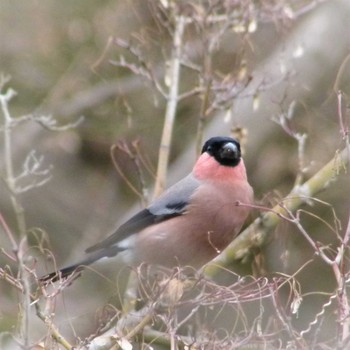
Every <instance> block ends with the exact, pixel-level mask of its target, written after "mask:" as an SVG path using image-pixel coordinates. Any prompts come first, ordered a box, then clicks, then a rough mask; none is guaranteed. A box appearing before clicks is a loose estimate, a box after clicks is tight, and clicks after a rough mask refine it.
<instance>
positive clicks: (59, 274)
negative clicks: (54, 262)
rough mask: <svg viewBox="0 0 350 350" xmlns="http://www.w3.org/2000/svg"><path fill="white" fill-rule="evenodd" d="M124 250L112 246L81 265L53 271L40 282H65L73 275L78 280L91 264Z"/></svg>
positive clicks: (91, 256) (41, 278) (88, 258)
mask: <svg viewBox="0 0 350 350" xmlns="http://www.w3.org/2000/svg"><path fill="white" fill-rule="evenodd" d="M122 250H124V249H122V248H120V247H118V246H114V247H113V246H112V247H109V248H108V249H104V250H101V251H98V252H96V253H94V254H90V255H89V256H88V257H87V258H86V259H85V260H82V261H80V262H79V263H76V264H74V265H70V266H67V267H64V268H63V269H60V270H58V271H53V272H51V273H49V274H47V275H44V276H42V277H40V278H39V281H40V282H42V283H44V284H47V283H49V282H50V283H53V282H57V281H59V280H64V279H66V278H68V277H69V276H71V275H75V276H76V278H77V277H79V276H80V275H81V272H82V271H83V270H84V269H85V268H86V267H87V266H89V265H90V264H92V263H94V262H95V261H97V260H100V259H102V258H105V257H112V256H115V255H117V254H118V253H119V252H121V251H122Z"/></svg>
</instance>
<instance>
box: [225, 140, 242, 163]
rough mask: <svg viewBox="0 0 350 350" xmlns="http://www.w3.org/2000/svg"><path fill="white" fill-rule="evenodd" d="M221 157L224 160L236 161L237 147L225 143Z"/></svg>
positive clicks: (237, 156)
mask: <svg viewBox="0 0 350 350" xmlns="http://www.w3.org/2000/svg"><path fill="white" fill-rule="evenodd" d="M220 153H221V157H222V158H226V159H237V158H239V157H240V155H239V151H238V148H237V146H236V145H235V144H234V143H232V142H228V143H226V144H225V145H224V146H223V147H222V149H221V152H220Z"/></svg>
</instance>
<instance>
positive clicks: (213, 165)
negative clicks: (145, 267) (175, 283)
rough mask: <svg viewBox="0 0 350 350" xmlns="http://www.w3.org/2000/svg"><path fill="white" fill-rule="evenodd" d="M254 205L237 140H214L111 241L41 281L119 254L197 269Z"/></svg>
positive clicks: (224, 243) (135, 260) (226, 240)
mask: <svg viewBox="0 0 350 350" xmlns="http://www.w3.org/2000/svg"><path fill="white" fill-rule="evenodd" d="M252 202H253V190H252V188H251V186H250V185H249V183H248V180H247V174H246V169H245V166H244V162H243V159H242V157H241V149H240V144H239V142H238V141H237V140H235V139H233V138H230V137H212V138H210V139H209V140H208V141H206V142H205V143H204V145H203V148H202V154H201V156H200V157H199V159H198V160H197V162H196V163H195V165H194V167H193V170H192V172H191V173H190V174H188V175H187V176H186V177H185V178H183V179H182V180H180V181H179V182H177V183H176V184H174V185H173V186H171V187H170V188H169V189H168V190H166V191H165V192H164V193H163V194H162V195H160V196H159V197H158V198H157V199H156V200H155V201H154V202H153V203H151V204H150V205H149V206H148V207H147V208H145V209H143V210H141V211H140V212H139V213H137V214H136V215H134V216H132V217H131V218H130V219H129V220H128V221H126V222H125V223H124V224H122V225H121V226H120V227H119V228H118V229H117V230H116V231H115V232H114V233H113V234H111V235H110V236H109V237H107V238H106V239H104V240H102V241H101V242H99V243H97V244H95V245H93V246H92V247H90V248H88V249H86V253H87V254H88V255H87V257H86V258H85V259H84V260H82V261H81V262H79V263H77V264H74V265H72V266H68V267H66V268H63V269H62V270H60V271H56V272H53V273H50V274H48V275H46V276H44V277H42V278H41V281H52V282H54V281H57V280H58V279H60V278H65V277H67V276H69V275H71V274H72V273H78V272H80V271H81V270H82V269H84V267H86V266H87V265H90V264H91V263H93V262H95V261H97V260H100V259H102V258H110V257H114V256H115V255H117V254H119V253H122V252H123V254H121V255H124V256H128V258H127V260H128V262H130V264H132V265H137V264H140V263H143V262H144V263H148V264H155V265H160V266H164V267H169V268H171V267H175V266H191V267H193V268H200V267H202V266H203V265H204V264H206V263H207V262H209V261H210V260H212V259H213V258H214V257H215V256H216V255H218V254H219V253H220V252H221V251H222V250H223V249H224V248H225V247H226V246H227V245H228V244H229V243H230V242H231V241H232V239H233V238H234V237H235V236H236V235H237V234H238V233H239V231H240V229H241V227H242V225H243V223H244V221H245V220H246V218H247V215H248V214H249V211H250V208H249V204H251V203H252ZM237 203H244V204H245V205H239V204H238V205H237ZM246 204H248V205H246Z"/></svg>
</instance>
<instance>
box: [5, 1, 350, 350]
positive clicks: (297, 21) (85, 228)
mask: <svg viewBox="0 0 350 350" xmlns="http://www.w3.org/2000/svg"><path fill="white" fill-rule="evenodd" d="M19 11H21V21H20V22H17V19H18V12H19ZM349 16H350V4H349V2H348V1H346V0H335V1H332V2H327V1H316V0H315V1H312V0H298V1H288V0H284V1H274V0H271V1H270V0H269V1H262V2H256V1H220V0H219V1H215V0H209V1H199V0H198V1H197V0H186V1H181V2H176V1H167V0H162V1H156V0H147V1H142V0H129V1H128V2H124V1H119V2H118V1H112V0H111V1H105V2H92V1H86V0H85V1H81V0H80V1H79V0H78V1H75V2H67V1H61V2H59V3H58V2H55V1H52V0H50V1H46V2H45V3H38V2H34V1H26V2H25V3H24V2H19V1H16V0H15V1H8V2H5V1H4V2H2V4H1V11H0V29H1V32H2V33H3V34H2V36H3V39H2V45H1V47H0V52H1V54H0V62H1V71H2V72H3V74H2V75H1V79H0V108H1V112H0V116H1V119H0V120H1V122H0V123H1V124H0V125H1V126H0V133H1V139H0V142H1V143H2V145H3V146H2V147H1V148H0V161H1V163H0V164H1V168H0V172H1V178H2V180H3V181H2V182H1V186H0V191H1V192H0V193H1V195H0V237H1V254H0V293H1V294H0V295H1V304H0V331H1V332H0V334H1V337H0V347H1V348H4V349H12V348H22V349H73V348H74V349H94V350H95V349H99V350H100V349H117V348H122V349H132V348H140V349H148V348H149V349H151V348H154V349H182V348H188V349H233V348H234V349H236V348H239V349H247V348H249V349H251V348H253V349H266V348H268V349H335V348H337V349H345V348H347V347H349V343H350V319H349V314H350V306H349V303H350V298H349V289H348V287H349V274H350V270H349V253H350V252H349V248H348V246H349V240H350V211H349V208H350V205H349V204H350V200H349V198H350V186H349V174H348V173H347V170H348V168H349V166H348V164H349V159H350V144H349V64H350V63H349V61H350V59H349V57H350V54H349V47H350V45H349V44H350V42H349V41H350V37H349V36H348V35H347V33H348V18H349ZM13 23H16V26H14V25H13ZM17 24H18V25H17ZM9 76H11V79H10V78H9ZM214 135H232V136H234V137H237V138H238V139H240V141H241V144H242V145H243V148H244V153H245V154H244V158H245V162H246V167H247V171H248V175H249V179H250V183H251V184H252V185H253V187H254V189H255V194H256V204H255V205H254V210H253V212H254V214H253V215H252V217H251V218H250V220H249V222H248V223H247V225H246V227H245V229H244V231H243V232H242V233H241V234H240V235H239V237H238V238H236V239H235V240H234V241H233V242H232V244H231V245H230V246H229V247H228V248H227V249H226V250H225V251H224V252H222V253H221V254H220V255H219V256H218V258H217V259H215V260H214V261H212V262H211V263H210V264H208V266H206V267H205V268H204V269H203V270H201V271H193V273H192V274H190V275H189V274H184V272H183V271H181V270H174V271H171V272H169V271H158V273H157V275H156V276H154V274H153V271H152V270H150V269H149V268H148V267H147V266H144V265H141V266H139V267H138V268H136V269H131V268H130V267H128V266H124V265H123V264H121V263H120V262H112V263H111V264H109V265H107V266H100V267H99V266H96V267H95V266H93V267H91V268H89V269H87V270H86V271H85V272H84V273H83V274H82V276H81V277H80V278H79V279H76V280H75V279H72V278H71V279H68V280H65V281H59V282H58V283H56V284H52V285H48V286H47V285H43V284H42V283H40V282H39V277H40V276H42V275H43V274H45V273H46V272H50V271H52V270H53V269H55V268H57V267H61V266H64V265H66V264H68V263H71V262H74V261H76V260H78V259H79V258H80V257H81V256H83V254H84V249H85V248H86V247H88V246H90V245H92V244H93V243H95V242H96V241H98V240H99V239H101V238H102V237H104V236H106V235H107V233H108V232H110V231H112V230H113V227H114V226H115V225H116V224H118V223H119V224H120V223H121V222H122V220H123V219H124V218H125V217H126V216H128V215H129V214H130V213H132V212H134V211H135V207H136V206H138V208H140V207H142V206H144V205H146V204H147V203H148V202H149V201H150V200H151V199H152V198H153V197H155V196H157V195H159V194H160V193H161V192H162V191H163V190H164V188H165V187H166V186H167V185H169V184H170V183H171V182H174V181H176V180H178V179H179V178H180V177H181V176H182V175H184V174H185V173H187V172H188V171H190V168H191V165H192V164H193V161H194V160H195V158H196V157H197V155H198V153H199V150H200V146H201V144H202V142H203V140H204V139H206V138H207V136H214ZM135 202H137V204H135ZM234 205H245V204H244V203H233V206H234Z"/></svg>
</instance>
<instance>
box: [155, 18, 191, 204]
mask: <svg viewBox="0 0 350 350" xmlns="http://www.w3.org/2000/svg"><path fill="white" fill-rule="evenodd" d="M184 29H185V17H183V16H177V17H176V28H175V33H174V40H173V50H174V52H173V57H172V62H171V68H170V73H169V86H170V91H169V97H168V103H167V107H166V112H165V121H164V127H163V133H162V139H161V143H160V148H159V158H158V159H159V161H158V168H157V178H156V183H155V189H154V197H157V196H159V195H160V194H161V193H162V192H163V190H164V186H165V179H166V175H167V169H168V164H169V154H170V145H171V138H172V133H173V128H174V122H175V115H176V107H177V102H178V99H179V80H180V66H181V53H182V37H183V33H184Z"/></svg>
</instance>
